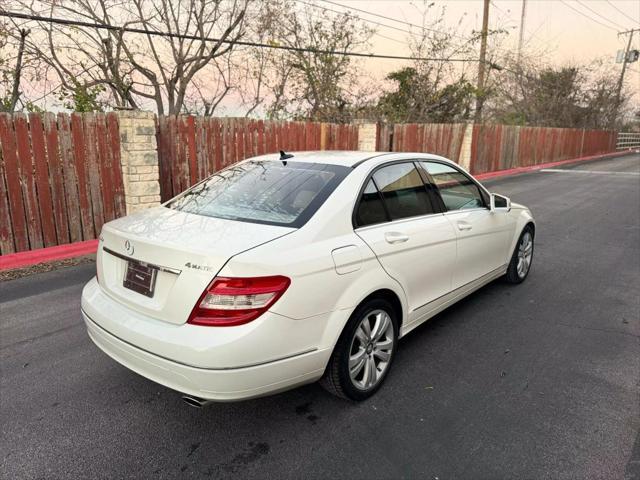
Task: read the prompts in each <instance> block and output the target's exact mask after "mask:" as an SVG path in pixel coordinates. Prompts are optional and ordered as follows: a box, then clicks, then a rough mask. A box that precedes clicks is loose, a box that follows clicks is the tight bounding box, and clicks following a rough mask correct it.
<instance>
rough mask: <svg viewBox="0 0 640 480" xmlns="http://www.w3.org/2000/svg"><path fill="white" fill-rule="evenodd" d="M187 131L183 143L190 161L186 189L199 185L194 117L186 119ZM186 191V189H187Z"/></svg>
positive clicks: (190, 116)
mask: <svg viewBox="0 0 640 480" xmlns="http://www.w3.org/2000/svg"><path fill="white" fill-rule="evenodd" d="M184 120H185V130H184V135H185V137H184V138H183V141H186V144H187V158H188V159H189V163H188V166H189V176H188V179H189V180H188V182H187V185H186V187H190V186H191V185H193V184H195V183H197V181H198V159H197V154H196V119H195V117H194V116H193V115H189V116H188V117H186V118H185V119H184ZM185 190H186V188H185Z"/></svg>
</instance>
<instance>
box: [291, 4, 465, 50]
mask: <svg viewBox="0 0 640 480" xmlns="http://www.w3.org/2000/svg"><path fill="white" fill-rule="evenodd" d="M298 1H300V0H298ZM320 1H321V2H324V3H330V4H331V5H336V6H338V7H342V8H347V9H349V10H353V11H355V12H360V13H364V14H367V15H371V16H373V17H378V18H383V19H385V20H390V21H392V22H397V23H401V24H403V25H408V26H409V27H413V28H419V29H421V30H425V31H428V32H435V33H446V32H443V31H442V30H437V29H435V28H428V27H425V26H423V25H417V24H415V23H411V22H407V21H404V20H398V19H397V18H392V17H387V16H386V15H380V14H379V13H373V12H369V11H367V10H364V9H361V8H356V7H351V6H349V5H343V4H341V3H337V2H333V1H331V0H320ZM302 3H306V2H302ZM333 11H334V12H335V10H333ZM337 13H341V12H337ZM365 21H368V20H365ZM386 26H388V25H386ZM388 27H389V28H394V27H390V26H388ZM401 31H404V32H407V33H411V32H409V31H407V30H401ZM452 36H454V37H458V38H462V39H463V40H466V38H465V37H463V36H462V35H455V34H453V35H452Z"/></svg>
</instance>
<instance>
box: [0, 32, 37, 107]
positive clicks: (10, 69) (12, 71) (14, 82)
mask: <svg viewBox="0 0 640 480" xmlns="http://www.w3.org/2000/svg"><path fill="white" fill-rule="evenodd" d="M29 33H30V31H29V30H28V29H26V28H21V29H20V31H19V34H18V45H17V48H16V50H17V53H16V56H15V59H10V58H6V59H5V58H1V59H0V76H1V78H0V79H1V81H2V85H3V87H4V88H3V90H5V94H4V95H3V96H1V97H0V111H3V112H13V111H15V109H16V106H17V104H18V100H19V99H20V96H21V95H22V92H21V91H20V82H21V80H22V71H23V59H24V49H25V41H26V38H27V36H28V35H29ZM8 38H9V36H8V33H7V29H6V26H5V25H3V24H0V50H2V51H5V49H6V50H8V49H9V47H8ZM3 57H4V55H3ZM12 60H13V61H12Z"/></svg>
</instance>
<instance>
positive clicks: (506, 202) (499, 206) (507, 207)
mask: <svg viewBox="0 0 640 480" xmlns="http://www.w3.org/2000/svg"><path fill="white" fill-rule="evenodd" d="M491 211H492V212H501V211H502V212H509V211H511V199H510V198H509V197H505V196H503V195H498V194H497V193H492V194H491Z"/></svg>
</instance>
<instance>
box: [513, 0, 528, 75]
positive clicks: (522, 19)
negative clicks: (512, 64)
mask: <svg viewBox="0 0 640 480" xmlns="http://www.w3.org/2000/svg"><path fill="white" fill-rule="evenodd" d="M526 15H527V0H522V14H521V15H520V37H519V38H518V57H517V61H516V65H517V66H518V68H519V67H520V59H521V57H522V43H523V41H524V19H525V17H526Z"/></svg>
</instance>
